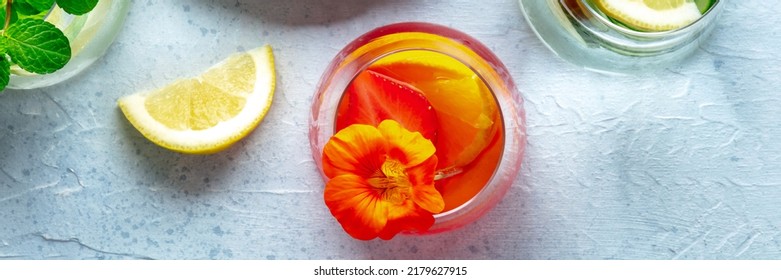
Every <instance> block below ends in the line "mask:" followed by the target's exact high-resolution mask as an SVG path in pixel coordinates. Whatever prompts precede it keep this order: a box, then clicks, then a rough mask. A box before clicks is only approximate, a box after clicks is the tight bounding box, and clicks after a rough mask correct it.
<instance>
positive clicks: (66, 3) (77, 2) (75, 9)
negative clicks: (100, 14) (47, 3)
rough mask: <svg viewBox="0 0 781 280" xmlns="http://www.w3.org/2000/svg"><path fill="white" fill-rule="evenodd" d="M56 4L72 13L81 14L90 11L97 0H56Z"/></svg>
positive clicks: (96, 3)
mask: <svg viewBox="0 0 781 280" xmlns="http://www.w3.org/2000/svg"><path fill="white" fill-rule="evenodd" d="M57 5H58V6H60V8H62V9H63V10H65V12H67V13H69V14H72V15H77V16H78V15H83V14H86V13H89V11H92V9H93V8H95V6H96V5H98V0H57Z"/></svg>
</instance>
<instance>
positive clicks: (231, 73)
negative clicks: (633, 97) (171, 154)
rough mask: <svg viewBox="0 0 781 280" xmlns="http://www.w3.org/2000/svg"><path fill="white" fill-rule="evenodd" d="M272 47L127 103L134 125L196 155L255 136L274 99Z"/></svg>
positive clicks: (155, 140) (141, 94)
mask: <svg viewBox="0 0 781 280" xmlns="http://www.w3.org/2000/svg"><path fill="white" fill-rule="evenodd" d="M274 86H275V72H274V56H273V54H272V51H271V47H269V46H268V45H266V46H263V47H259V48H256V49H252V50H249V51H247V52H241V53H236V54H233V55H231V56H229V57H228V58H226V59H225V60H223V61H221V62H219V63H217V64H216V65H214V66H212V67H211V68H209V69H208V70H207V71H206V72H204V73H203V74H201V75H200V76H197V77H193V78H186V79H180V80H177V81H174V82H172V83H170V84H168V85H166V86H163V87H162V88H159V89H155V90H151V91H143V92H138V93H134V94H131V95H127V96H124V97H121V98H120V99H119V101H118V103H119V107H120V109H121V110H122V112H123V113H124V114H125V117H126V118H127V119H128V121H130V123H131V124H132V125H133V126H134V127H135V128H136V129H138V131H139V132H141V134H142V135H144V137H146V138H147V139H149V140H150V141H152V142H153V143H155V144H157V145H160V146H162V147H165V148H167V149H170V150H173V151H177V152H182V153H192V154H209V153H215V152H218V151H221V150H223V149H225V148H227V147H229V146H230V145H231V144H233V143H235V142H237V141H238V140H240V139H242V138H243V137H244V136H246V135H247V134H249V132H251V131H252V130H253V129H254V128H255V127H256V126H257V125H258V124H259V123H260V121H261V120H262V119H263V117H264V116H265V115H266V113H267V112H268V110H269V107H270V106H271V101H272V98H273V96H274Z"/></svg>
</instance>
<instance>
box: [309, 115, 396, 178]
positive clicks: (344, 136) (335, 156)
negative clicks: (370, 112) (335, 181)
mask: <svg viewBox="0 0 781 280" xmlns="http://www.w3.org/2000/svg"><path fill="white" fill-rule="evenodd" d="M386 150H387V145H386V140H385V139H383V135H382V134H381V133H380V132H379V131H378V130H377V128H375V127H373V126H370V125H358V124H356V125H351V126H348V127H347V128H345V129H342V130H340V131H339V132H337V133H336V134H335V135H334V136H332V137H331V139H330V140H329V141H328V143H326V144H325V147H324V148H323V173H325V175H326V176H328V178H334V177H336V176H339V175H342V174H356V175H359V176H361V177H364V178H368V177H369V176H371V175H372V174H374V172H376V171H377V170H379V169H380V167H381V166H382V163H383V162H384V161H385V156H384V155H385V153H386Z"/></svg>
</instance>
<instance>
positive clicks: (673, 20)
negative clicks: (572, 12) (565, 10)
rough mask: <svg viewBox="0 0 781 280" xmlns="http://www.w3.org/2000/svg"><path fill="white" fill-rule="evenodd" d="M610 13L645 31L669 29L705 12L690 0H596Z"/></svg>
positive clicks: (608, 14)
mask: <svg viewBox="0 0 781 280" xmlns="http://www.w3.org/2000/svg"><path fill="white" fill-rule="evenodd" d="M594 2H595V3H596V4H597V7H598V8H599V9H600V10H602V12H604V13H605V14H606V15H607V16H609V17H611V18H613V19H615V20H618V21H620V22H621V23H623V24H625V25H627V26H628V27H631V28H634V29H637V30H641V31H668V30H673V29H678V28H681V27H684V26H686V25H689V24H691V23H692V22H694V21H696V20H697V19H698V18H700V17H701V16H702V14H701V13H700V9H699V8H698V7H697V4H695V3H694V2H693V1H687V0H596V1H594Z"/></svg>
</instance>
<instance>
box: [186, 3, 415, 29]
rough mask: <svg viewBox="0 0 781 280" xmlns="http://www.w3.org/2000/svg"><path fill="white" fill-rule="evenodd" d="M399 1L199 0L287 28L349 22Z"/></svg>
mask: <svg viewBox="0 0 781 280" xmlns="http://www.w3.org/2000/svg"><path fill="white" fill-rule="evenodd" d="M407 1H408V0H399V1H362V0H293V1H236V0H201V2H202V3H209V4H213V5H220V6H222V7H223V8H226V9H233V10H237V11H245V12H247V13H250V14H252V15H257V16H259V17H261V18H262V19H264V20H269V21H272V22H276V23H281V24H287V25H322V24H329V23H334V22H340V21H344V20H349V19H350V18H352V17H355V16H356V15H359V14H362V13H365V12H366V11H368V10H371V9H375V8H380V7H382V6H385V5H398V4H399V2H407Z"/></svg>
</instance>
